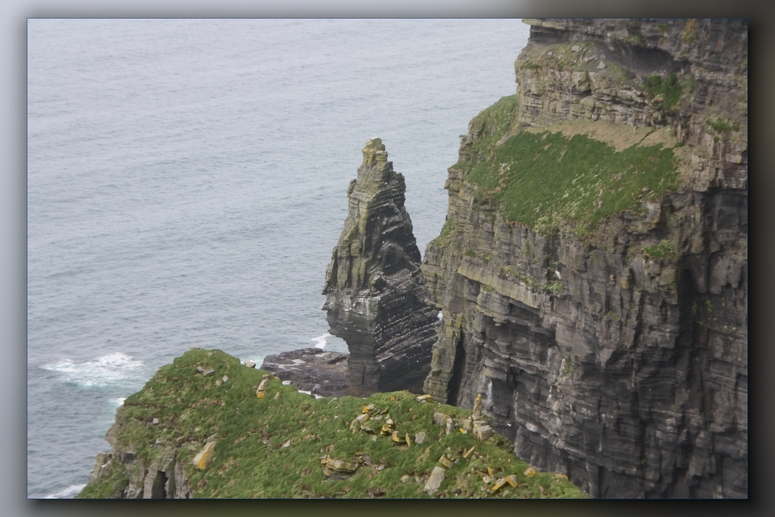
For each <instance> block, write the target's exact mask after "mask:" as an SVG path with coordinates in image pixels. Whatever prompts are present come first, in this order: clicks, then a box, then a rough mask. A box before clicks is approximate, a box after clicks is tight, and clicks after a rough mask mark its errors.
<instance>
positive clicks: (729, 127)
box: [708, 117, 740, 133]
mask: <svg viewBox="0 0 775 517" xmlns="http://www.w3.org/2000/svg"><path fill="white" fill-rule="evenodd" d="M708 125H709V126H710V127H712V128H713V129H714V130H715V131H716V132H718V133H721V132H725V131H739V130H740V125H739V124H736V123H734V122H732V121H731V120H729V119H727V118H724V117H713V118H710V119H708Z"/></svg>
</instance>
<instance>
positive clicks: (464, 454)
mask: <svg viewBox="0 0 775 517" xmlns="http://www.w3.org/2000/svg"><path fill="white" fill-rule="evenodd" d="M474 449H476V445H474V446H473V447H471V448H470V449H468V450H467V451H466V452H464V453H463V458H464V459H468V458H470V457H471V455H472V454H473V453H474Z"/></svg>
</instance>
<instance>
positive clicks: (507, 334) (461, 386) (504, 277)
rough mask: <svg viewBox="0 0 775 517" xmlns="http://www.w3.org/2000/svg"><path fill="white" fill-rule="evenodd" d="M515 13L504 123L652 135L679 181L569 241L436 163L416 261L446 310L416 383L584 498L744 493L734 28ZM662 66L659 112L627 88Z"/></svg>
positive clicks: (743, 159) (742, 158)
mask: <svg viewBox="0 0 775 517" xmlns="http://www.w3.org/2000/svg"><path fill="white" fill-rule="evenodd" d="M529 23H531V25H532V27H531V39H530V43H529V44H528V47H527V48H526V49H525V51H524V52H523V54H522V55H521V56H520V58H519V59H518V60H517V64H516V69H517V83H518V85H519V86H518V90H517V92H518V95H517V98H518V104H517V105H518V108H517V112H516V113H514V125H513V126H512V127H513V129H512V131H520V130H524V129H525V128H544V127H548V128H551V127H555V126H553V124H557V123H562V122H566V121H574V123H576V122H583V123H585V124H586V123H588V124H589V127H590V128H600V127H603V128H605V127H611V125H612V124H613V125H614V126H613V127H616V126H618V127H619V128H620V129H619V133H621V134H630V133H634V132H635V131H636V129H637V130H645V131H653V132H654V134H657V133H658V131H660V130H662V129H665V130H667V131H668V132H669V133H670V134H671V138H673V139H675V141H677V142H678V143H679V145H678V146H676V147H675V149H676V150H675V153H676V156H678V157H679V160H680V161H681V163H682V165H681V175H682V176H681V178H682V180H681V181H682V183H681V187H680V188H679V189H678V190H677V191H676V192H668V193H667V194H665V195H664V196H663V197H662V199H661V200H660V201H659V202H658V203H653V204H652V203H648V202H644V204H643V206H642V207H640V209H638V210H632V211H625V212H622V213H620V214H619V215H618V216H615V217H611V218H609V219H607V220H605V221H604V222H603V223H601V224H600V227H599V228H598V231H597V232H596V234H595V235H593V236H592V237H591V238H588V239H582V238H579V237H577V236H574V234H573V232H572V231H569V232H564V233H560V234H559V235H558V234H554V235H542V234H540V233H539V232H537V231H535V230H534V229H532V228H528V227H524V226H521V225H519V224H513V223H507V222H505V221H504V219H503V217H502V216H501V214H500V213H498V211H497V209H496V208H495V207H494V206H493V205H492V203H489V202H488V200H486V199H481V198H477V196H476V195H475V193H476V186H475V185H473V184H471V183H469V182H467V181H466V177H465V176H464V174H463V173H462V172H461V171H460V170H457V169H454V168H452V169H450V170H449V179H448V181H447V185H446V187H447V188H448V190H449V212H448V220H451V221H450V222H451V224H450V225H449V228H450V230H449V231H448V232H447V233H445V234H442V236H440V237H439V238H438V239H436V240H435V241H434V242H432V243H431V244H429V246H428V249H427V251H426V255H425V261H424V263H423V271H424V273H425V277H426V279H427V282H428V287H429V289H430V291H431V295H432V296H433V298H434V299H435V301H436V304H437V306H438V307H439V308H440V309H441V310H442V312H443V317H444V319H443V324H442V326H441V327H440V329H439V341H438V343H437V344H436V346H435V347H434V352H433V361H432V370H431V374H430V375H429V377H428V379H427V381H426V383H425V389H426V392H427V393H430V394H432V395H433V397H434V399H435V400H437V401H440V402H447V403H450V404H456V405H461V406H463V407H469V408H470V407H472V406H473V404H474V400H475V397H476V396H477V394H480V393H481V394H482V395H483V399H484V400H483V410H484V412H485V414H487V415H489V416H491V417H492V418H493V422H494V425H495V427H496V429H497V430H498V431H499V432H501V433H503V434H505V435H507V436H510V437H511V439H512V440H513V442H514V445H515V452H516V453H517V455H518V456H520V457H521V458H522V459H524V460H525V461H528V462H529V463H531V464H532V465H535V466H536V468H539V469H545V470H553V471H556V472H562V473H565V474H567V475H568V476H569V477H570V479H571V481H572V482H573V483H575V484H577V485H579V486H582V487H583V488H584V489H585V490H587V491H588V493H589V494H590V495H592V496H593V497H693V498H715V497H720V498H741V497H747V494H748V487H747V485H748V477H747V462H748V437H747V436H748V412H747V411H748V410H747V393H748V355H747V351H748V346H747V339H748V335H747V325H748V305H747V300H748V263H747V250H748V247H747V224H748V220H747V207H748V192H747V177H748V167H747V93H746V91H747V90H746V88H747V69H746V63H747V55H746V40H747V28H746V26H745V22H744V21H740V20H665V21H660V20H655V21H648V22H646V21H627V20H604V21H595V20H571V21H568V20H548V21H531V22H529ZM563 45H564V46H563ZM572 45H575V46H576V48H575V49H574V48H573V46H572ZM586 59H588V60H591V61H589V62H591V63H596V62H599V61H603V62H605V63H606V65H605V66H603V67H601V66H595V67H593V68H592V70H595V71H589V70H586V71H585V70H582V69H581V68H580V67H582V66H584V60H586ZM573 67H579V70H575V69H574V68H573ZM616 67H618V68H616ZM676 71H678V72H679V73H684V74H686V76H685V77H689V78H690V81H689V80H688V79H687V81H686V83H685V84H689V85H691V88H689V87H687V90H686V91H687V93H686V94H685V95H684V96H683V97H682V98H681V100H680V102H679V103H678V104H677V105H675V106H673V107H671V108H669V109H666V108H665V106H664V105H663V104H660V102H659V100H658V99H652V100H650V99H649V98H648V96H647V95H646V94H645V93H644V92H643V91H642V88H643V84H644V82H645V79H646V77H647V76H648V75H649V74H653V73H662V74H668V73H674V72H676ZM475 120H476V119H475ZM720 121H724V122H723V123H722V122H720ZM603 123H605V124H607V125H608V126H602V125H601V124H603ZM595 130H597V129H595ZM487 131H488V128H486V127H481V124H479V125H477V124H475V123H474V121H472V124H471V126H470V131H469V134H468V135H466V136H465V137H464V138H463V141H462V143H461V148H460V160H461V161H472V162H476V161H477V160H486V159H488V158H487V157H483V156H478V155H476V154H475V153H474V152H473V151H472V150H473V149H476V145H475V144H477V142H479V141H481V139H483V138H486V137H491V138H494V139H496V140H497V139H498V138H499V137H501V135H494V136H493V135H487ZM590 131H592V130H591V129H590ZM615 132H616V131H614V133H615ZM663 133H664V131H663ZM601 134H602V130H601ZM616 136H617V137H618V136H620V135H616ZM507 137H508V134H506V135H503V138H507ZM660 243H669V244H670V246H672V247H673V248H672V252H671V253H665V254H664V255H662V254H660V256H654V255H656V254H652V255H650V254H649V253H646V252H644V250H647V249H653V247H655V246H657V245H660ZM650 247H651V248H650ZM484 257H486V260H485V259H484ZM528 278H529V279H531V281H530V282H526V281H525V279H528ZM532 279H539V280H536V282H535V283H533V281H532ZM540 279H544V280H545V281H541V280H540ZM556 279H559V280H560V281H561V283H562V285H561V288H559V289H546V288H545V287H546V285H545V284H547V283H548V281H549V280H552V281H553V280H556Z"/></svg>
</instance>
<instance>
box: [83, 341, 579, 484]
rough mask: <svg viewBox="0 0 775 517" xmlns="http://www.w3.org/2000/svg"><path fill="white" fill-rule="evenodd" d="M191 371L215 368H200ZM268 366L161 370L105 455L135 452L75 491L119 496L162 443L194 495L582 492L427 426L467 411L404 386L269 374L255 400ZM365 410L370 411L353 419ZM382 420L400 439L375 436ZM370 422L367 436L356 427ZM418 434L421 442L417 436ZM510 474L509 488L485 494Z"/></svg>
mask: <svg viewBox="0 0 775 517" xmlns="http://www.w3.org/2000/svg"><path fill="white" fill-rule="evenodd" d="M198 367H199V368H201V369H202V370H204V371H205V372H208V371H209V369H213V370H214V372H213V373H212V374H209V375H203V374H202V372H201V371H199V370H198V369H197V368H198ZM266 373H267V372H264V371H262V370H256V369H252V368H248V367H246V366H244V365H241V364H240V362H239V360H238V359H236V358H234V357H231V356H229V355H227V354H225V353H223V352H221V351H218V350H215V351H207V350H191V351H189V352H186V353H185V354H184V355H183V356H182V357H179V358H177V359H175V361H174V362H173V363H172V364H171V365H167V366H164V367H162V368H161V369H159V371H158V372H157V374H156V375H155V376H154V377H153V378H152V379H151V380H150V381H149V382H148V383H147V384H146V386H145V387H144V388H143V389H142V390H141V391H140V392H138V393H136V394H134V395H132V396H130V397H128V398H127V399H126V401H125V402H124V405H123V406H122V407H121V408H119V410H118V411H117V415H116V427H115V439H116V446H115V447H114V451H115V450H122V451H133V452H135V455H136V457H137V459H136V460H135V461H134V462H133V463H132V465H129V466H125V465H122V464H121V463H119V462H112V463H111V464H110V467H109V471H108V472H105V473H104V474H103V475H101V476H100V477H99V478H98V479H97V480H96V481H92V482H90V483H89V484H88V485H87V486H86V488H85V489H84V490H83V492H82V493H81V494H80V496H79V497H82V498H87V497H117V496H118V495H120V494H121V492H122V490H124V489H125V488H126V486H127V483H128V482H129V481H128V479H129V477H128V476H127V474H126V472H125V470H126V469H127V468H131V467H132V466H133V465H134V466H138V465H146V466H147V465H149V464H150V463H151V462H152V461H153V459H154V458H155V457H156V455H157V454H160V452H159V451H169V450H170V449H171V448H172V449H173V450H174V451H175V454H176V455H177V457H176V459H177V462H178V464H179V465H182V466H183V467H184V469H185V473H186V478H187V480H188V485H189V487H190V489H191V495H192V497H196V498H263V497H269V498H318V497H324V498H333V497H343V498H371V497H390V498H429V497H437V498H438V497H441V498H455V497H458V498H479V497H494V498H515V497H516V498H524V497H552V498H557V497H565V498H567V497H586V495H585V494H584V493H583V492H582V491H581V490H579V489H578V488H577V487H575V486H574V485H572V484H571V483H570V482H569V481H568V480H567V478H565V477H564V476H561V475H555V474H553V473H542V472H538V473H534V472H533V471H532V470H531V469H530V466H529V465H528V464H527V463H525V462H523V461H521V460H519V459H518V458H517V457H515V456H514V455H513V453H512V452H511V451H512V446H511V444H510V443H509V442H508V441H507V440H506V439H504V438H502V437H500V436H498V435H494V436H493V437H491V438H489V439H487V440H484V441H480V440H478V439H476V438H475V437H474V435H473V434H472V433H471V432H467V433H463V432H461V431H460V429H459V428H458V427H457V426H456V427H455V428H453V429H452V432H450V434H446V428H445V427H444V426H441V425H437V424H436V423H434V413H437V418H438V414H439V413H440V414H444V415H449V416H451V417H453V418H454V419H458V418H467V417H469V416H470V415H471V412H470V411H467V410H464V409H461V408H456V407H453V406H447V405H441V404H436V403H433V402H430V401H428V402H421V401H418V400H417V396H416V395H413V394H411V393H409V392H406V391H401V392H393V393H378V394H375V395H373V396H371V397H369V398H368V399H362V398H357V397H342V398H339V399H336V398H320V399H315V398H313V397H312V396H310V395H306V394H303V393H300V392H298V391H297V390H296V389H295V388H293V387H292V386H286V385H283V384H282V382H281V381H280V380H276V379H275V380H270V381H269V382H268V384H267V386H266V387H265V396H264V397H263V398H257V396H256V390H257V388H258V386H259V384H260V383H261V381H262V376H263V375H264V374H266ZM224 379H226V380H224ZM364 414H369V415H370V417H371V418H370V419H368V420H366V421H365V423H360V422H358V421H357V418H358V417H359V416H360V417H361V420H363V419H364V417H363V416H362V415H364ZM388 418H390V419H392V420H393V426H392V430H395V431H397V435H398V436H400V437H401V439H399V441H398V442H396V440H395V439H394V438H393V433H392V432H391V433H388V434H387V435H385V434H383V433H381V427H380V426H382V425H385V424H386V423H387V419H388ZM369 426H370V427H371V428H372V432H369V431H368V430H366V429H362V428H363V427H369ZM421 432H423V433H425V439H424V441H423V443H417V434H418V433H421ZM406 436H409V437H410V443H409V444H408V445H407V443H406V441H405V440H404V439H403V438H404V437H406ZM208 442H216V445H215V448H214V449H213V452H212V456H211V462H210V463H209V464H208V465H207V466H206V467H205V468H204V469H203V470H199V469H197V467H196V466H195V465H194V464H193V462H192V460H193V459H194V457H195V455H196V454H197V453H198V452H199V451H201V450H202V448H203V447H204V446H205V444H206V443H208ZM473 447H475V449H474V450H473V451H472V452H470V454H469V455H468V456H467V457H464V454H465V453H466V452H468V451H471V448H473ZM327 458H328V465H329V466H331V465H333V464H334V461H333V460H342V461H341V462H340V463H337V465H350V466H351V467H352V466H355V467H356V468H355V470H354V472H351V473H350V472H347V473H344V474H343V473H341V472H339V473H334V474H333V475H332V474H331V471H330V470H329V472H328V475H326V472H325V469H326V465H324V464H322V463H321V460H323V459H327ZM442 458H443V459H442ZM445 461H446V462H448V464H447V465H444V467H445V468H446V476H445V480H444V481H443V482H442V483H441V485H440V487H439V488H438V490H437V491H436V492H434V493H433V495H429V494H428V493H426V491H425V490H424V488H425V482H426V480H427V479H428V477H429V475H430V474H431V472H432V471H433V470H434V468H435V467H442V464H443V463H444V462H445ZM488 468H489V469H490V470H489V471H488ZM508 476H513V477H512V478H511V480H512V482H513V484H514V485H516V486H512V485H511V484H509V483H506V484H504V485H502V486H500V487H499V488H498V489H497V490H496V491H493V488H494V487H495V484H496V482H497V480H498V479H504V478H506V477H508Z"/></svg>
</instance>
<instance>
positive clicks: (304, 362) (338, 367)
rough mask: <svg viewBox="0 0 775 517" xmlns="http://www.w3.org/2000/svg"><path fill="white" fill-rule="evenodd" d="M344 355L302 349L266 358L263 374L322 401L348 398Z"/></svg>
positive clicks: (347, 379)
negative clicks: (280, 380)
mask: <svg viewBox="0 0 775 517" xmlns="http://www.w3.org/2000/svg"><path fill="white" fill-rule="evenodd" d="M347 358H348V355H347V354H340V353H338V352H326V351H324V350H322V349H320V348H302V349H301V350H292V351H290V352H283V353H281V354H273V355H268V356H266V358H264V363H263V364H262V365H261V369H262V370H266V371H268V372H272V373H274V374H276V375H277V376H278V377H280V378H281V379H282V380H283V382H286V381H288V382H289V383H290V384H291V385H292V386H294V387H295V388H296V389H299V390H303V391H308V392H310V393H311V394H313V395H317V396H321V397H342V396H345V395H351V394H352V393H351V392H350V376H349V374H348V370H347Z"/></svg>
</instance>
